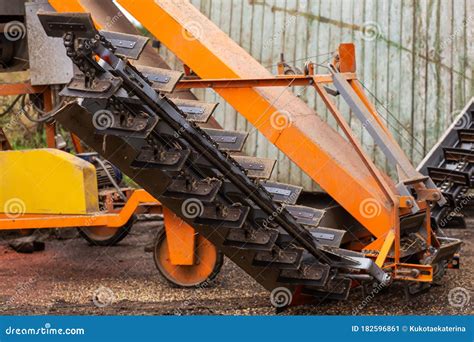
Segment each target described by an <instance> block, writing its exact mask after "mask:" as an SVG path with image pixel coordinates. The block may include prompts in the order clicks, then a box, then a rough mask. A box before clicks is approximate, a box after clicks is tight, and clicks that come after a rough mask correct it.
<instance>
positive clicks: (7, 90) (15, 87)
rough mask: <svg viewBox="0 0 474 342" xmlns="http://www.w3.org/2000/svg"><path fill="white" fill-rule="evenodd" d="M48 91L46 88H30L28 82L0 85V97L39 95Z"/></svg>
mask: <svg viewBox="0 0 474 342" xmlns="http://www.w3.org/2000/svg"><path fill="white" fill-rule="evenodd" d="M47 89H48V87H47V86H32V85H31V83H30V82H22V83H3V84H0V96H12V95H21V94H41V93H43V92H45V91H46V90H47Z"/></svg>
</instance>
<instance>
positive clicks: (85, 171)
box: [0, 149, 99, 216]
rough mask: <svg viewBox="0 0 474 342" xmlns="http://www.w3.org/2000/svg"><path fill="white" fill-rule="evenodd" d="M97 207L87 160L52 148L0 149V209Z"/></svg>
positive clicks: (83, 211)
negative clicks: (0, 150)
mask: <svg viewBox="0 0 474 342" xmlns="http://www.w3.org/2000/svg"><path fill="white" fill-rule="evenodd" d="M98 211H99V202H98V189H97V177H96V171H95V167H94V165H92V164H91V163H89V162H87V161H85V160H83V159H81V158H78V157H75V156H73V155H71V154H69V153H66V152H63V151H60V150H55V149H35V150H22V151H2V152H0V212H3V213H6V214H11V215H17V216H18V215H21V214H88V213H94V212H98Z"/></svg>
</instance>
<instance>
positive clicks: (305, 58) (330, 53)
mask: <svg viewBox="0 0 474 342" xmlns="http://www.w3.org/2000/svg"><path fill="white" fill-rule="evenodd" d="M333 53H334V51H331V52H326V53H322V54H319V55H315V56H309V57H304V58H298V59H295V60H292V61H288V62H285V63H293V64H294V63H295V62H299V61H305V60H308V59H311V58H316V57H321V56H326V55H332V54H333ZM329 58H331V57H329ZM274 66H278V64H271V65H265V66H264V68H271V67H274Z"/></svg>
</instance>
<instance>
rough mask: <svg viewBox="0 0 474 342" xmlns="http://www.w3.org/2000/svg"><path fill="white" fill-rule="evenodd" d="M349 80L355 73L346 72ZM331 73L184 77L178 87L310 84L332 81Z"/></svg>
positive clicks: (246, 86)
mask: <svg viewBox="0 0 474 342" xmlns="http://www.w3.org/2000/svg"><path fill="white" fill-rule="evenodd" d="M344 76H345V77H346V79H347V80H355V79H356V75H355V74H353V73H346V74H344ZM331 82H332V77H331V75H292V76H277V77H268V78H248V79H243V78H222V79H184V80H181V81H179V82H178V84H177V85H176V88H177V89H193V88H214V89H221V88H253V87H290V86H291V87H293V86H309V85H312V84H313V83H322V84H324V83H331Z"/></svg>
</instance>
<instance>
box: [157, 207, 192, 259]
mask: <svg viewBox="0 0 474 342" xmlns="http://www.w3.org/2000/svg"><path fill="white" fill-rule="evenodd" d="M163 217H164V219H165V230H166V239H167V241H168V252H169V258H170V262H171V263H172V264H173V265H194V261H195V260H194V244H195V237H196V232H195V230H194V228H193V227H191V226H190V225H189V224H187V223H186V222H184V221H183V220H181V219H180V218H179V217H178V216H176V215H175V214H174V213H173V212H172V211H171V210H169V209H168V208H166V207H163Z"/></svg>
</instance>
